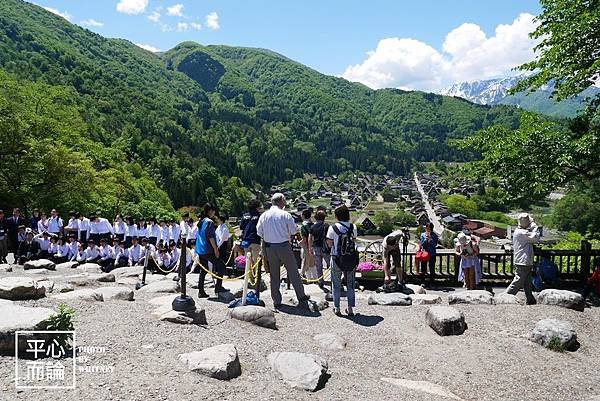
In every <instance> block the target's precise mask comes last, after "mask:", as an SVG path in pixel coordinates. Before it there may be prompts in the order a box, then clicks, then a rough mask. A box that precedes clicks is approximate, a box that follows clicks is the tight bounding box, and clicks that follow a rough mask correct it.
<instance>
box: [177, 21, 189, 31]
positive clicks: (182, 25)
mask: <svg viewBox="0 0 600 401" xmlns="http://www.w3.org/2000/svg"><path fill="white" fill-rule="evenodd" d="M189 27H190V26H189V25H188V23H187V22H178V23H177V32H183V31H187V30H188V28H189Z"/></svg>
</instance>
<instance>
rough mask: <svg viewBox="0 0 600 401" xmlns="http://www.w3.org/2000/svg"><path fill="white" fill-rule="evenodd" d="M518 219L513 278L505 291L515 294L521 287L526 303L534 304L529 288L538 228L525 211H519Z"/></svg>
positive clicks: (537, 239) (514, 245)
mask: <svg viewBox="0 0 600 401" xmlns="http://www.w3.org/2000/svg"><path fill="white" fill-rule="evenodd" d="M518 220H519V226H518V227H517V228H516V229H515V232H514V233H513V258H514V264H515V265H516V266H515V278H514V279H513V281H512V283H510V285H509V286H508V288H507V289H506V293H507V294H512V295H517V293H518V292H519V290H520V289H521V288H522V289H523V290H524V291H525V297H526V298H527V305H535V304H536V300H535V298H534V296H533V294H532V288H531V287H532V285H531V269H532V268H533V244H535V243H537V242H539V240H540V230H539V228H538V226H537V225H536V224H535V223H534V221H533V218H532V217H531V216H530V215H529V214H527V213H521V214H520V215H519V217H518Z"/></svg>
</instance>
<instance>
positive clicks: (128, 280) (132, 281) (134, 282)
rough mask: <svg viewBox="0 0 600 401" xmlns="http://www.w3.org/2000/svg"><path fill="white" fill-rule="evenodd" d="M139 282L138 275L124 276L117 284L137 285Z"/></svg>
mask: <svg viewBox="0 0 600 401" xmlns="http://www.w3.org/2000/svg"><path fill="white" fill-rule="evenodd" d="M139 282H140V280H138V279H137V277H123V278H120V279H118V280H117V284H120V285H137V284H138V283H139Z"/></svg>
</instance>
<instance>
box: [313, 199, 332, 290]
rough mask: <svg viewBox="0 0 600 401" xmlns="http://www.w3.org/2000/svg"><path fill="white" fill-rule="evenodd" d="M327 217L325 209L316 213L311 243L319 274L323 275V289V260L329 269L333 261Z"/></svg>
mask: <svg viewBox="0 0 600 401" xmlns="http://www.w3.org/2000/svg"><path fill="white" fill-rule="evenodd" d="M325 217H327V215H326V213H325V211H323V210H319V211H317V214H316V215H315V220H316V222H315V224H313V226H312V227H311V228H310V236H309V237H310V238H309V241H308V242H309V243H310V244H311V248H312V254H313V256H314V260H315V267H316V268H317V276H318V277H321V279H320V280H319V287H321V289H323V288H324V286H325V280H323V261H325V264H326V265H327V268H328V269H329V264H330V262H331V255H330V251H331V250H330V249H329V248H328V247H327V241H325V239H326V237H327V230H328V229H329V224H327V223H325Z"/></svg>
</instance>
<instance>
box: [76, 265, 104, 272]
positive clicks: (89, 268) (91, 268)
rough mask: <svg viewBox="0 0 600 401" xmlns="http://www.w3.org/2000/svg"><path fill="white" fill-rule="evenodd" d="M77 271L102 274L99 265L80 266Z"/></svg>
mask: <svg viewBox="0 0 600 401" xmlns="http://www.w3.org/2000/svg"><path fill="white" fill-rule="evenodd" d="M77 269H78V270H81V271H84V272H87V273H102V268H101V267H100V265H99V264H97V263H84V264H82V265H79V266H78V267H77Z"/></svg>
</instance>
